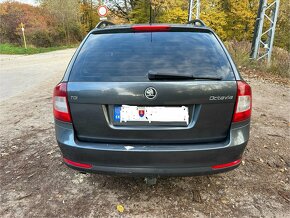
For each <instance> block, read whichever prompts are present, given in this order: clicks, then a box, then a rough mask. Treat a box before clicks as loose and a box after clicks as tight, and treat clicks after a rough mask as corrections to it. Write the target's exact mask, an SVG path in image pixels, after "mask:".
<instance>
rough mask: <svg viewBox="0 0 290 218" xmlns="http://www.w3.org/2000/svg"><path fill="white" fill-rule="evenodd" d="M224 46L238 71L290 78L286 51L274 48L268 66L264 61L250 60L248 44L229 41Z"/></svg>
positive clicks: (288, 58)
mask: <svg viewBox="0 0 290 218" xmlns="http://www.w3.org/2000/svg"><path fill="white" fill-rule="evenodd" d="M225 44H226V47H227V49H228V50H229V52H230V53H231V55H232V57H233V59H234V61H235V62H236V64H237V66H238V67H239V69H247V70H248V71H251V70H253V71H259V72H264V73H268V74H272V75H275V76H280V77H284V78H290V73H289V69H290V54H289V52H288V51H286V50H284V49H282V48H278V47H274V49H273V53H272V60H271V65H268V64H267V63H266V61H265V60H259V61H256V60H250V58H249V57H250V51H251V43H250V42H247V41H242V42H238V41H229V42H226V43H225ZM265 76H267V75H265Z"/></svg>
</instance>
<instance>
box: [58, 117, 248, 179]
mask: <svg viewBox="0 0 290 218" xmlns="http://www.w3.org/2000/svg"><path fill="white" fill-rule="evenodd" d="M55 128H56V138H57V142H58V145H59V147H60V149H61V151H62V154H63V157H64V158H66V159H69V160H72V161H74V162H78V163H85V164H90V165H92V168H90V169H83V168H79V167H75V166H72V165H70V164H68V166H69V167H71V168H73V169H76V170H79V171H83V172H93V173H102V174H123V175H132V176H191V175H205V174H214V173H221V172H225V171H229V170H232V169H234V168H236V167H238V164H237V165H235V166H232V167H227V168H223V169H213V168H212V166H214V165H219V164H225V163H229V162H233V161H236V160H239V159H241V158H242V154H243V152H244V149H245V147H246V144H247V142H248V139H249V128H250V125H249V122H247V123H244V125H242V126H241V125H239V127H235V126H232V128H231V130H230V136H229V138H228V140H226V141H224V142H220V143H210V144H192V145H188V144H186V145H184V144H181V145H139V144H138V145H134V144H130V145H128V144H107V143H89V142H80V141H78V140H77V139H76V137H75V135H74V130H73V127H72V125H71V124H66V123H61V122H59V121H56V125H55Z"/></svg>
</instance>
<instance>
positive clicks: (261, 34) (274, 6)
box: [250, 0, 280, 65]
mask: <svg viewBox="0 0 290 218" xmlns="http://www.w3.org/2000/svg"><path fill="white" fill-rule="evenodd" d="M279 5H280V0H272V1H271V2H270V3H269V4H268V1H267V0H260V5H259V10H258V15H257V19H256V25H255V31H254V37H253V41H252V49H251V55H250V58H251V59H256V60H261V59H267V62H268V65H270V64H271V55H272V51H273V44H274V36H275V30H276V24H277V19H278V12H279Z"/></svg>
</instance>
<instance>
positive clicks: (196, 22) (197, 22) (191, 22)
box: [187, 19, 206, 27]
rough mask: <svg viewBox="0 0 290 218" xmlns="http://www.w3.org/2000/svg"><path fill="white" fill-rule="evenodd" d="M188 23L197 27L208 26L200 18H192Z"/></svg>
mask: <svg viewBox="0 0 290 218" xmlns="http://www.w3.org/2000/svg"><path fill="white" fill-rule="evenodd" d="M187 24H193V25H194V26H197V27H206V25H205V23H204V22H203V21H202V20H200V19H194V20H191V21H189V22H188V23H187Z"/></svg>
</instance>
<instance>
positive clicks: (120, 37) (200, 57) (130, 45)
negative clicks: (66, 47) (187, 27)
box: [69, 32, 234, 82]
mask: <svg viewBox="0 0 290 218" xmlns="http://www.w3.org/2000/svg"><path fill="white" fill-rule="evenodd" d="M149 71H154V72H173V73H188V74H193V75H197V76H218V77H222V79H223V80H234V74H233V72H232V68H231V66H230V63H229V60H228V59H227V56H226V54H225V52H224V50H223V49H222V47H221V45H220V44H219V42H218V40H217V39H216V38H215V36H214V35H213V34H211V33H200V32H154V33H151V32H146V33H112V34H91V35H90V36H89V37H88V38H87V40H86V42H85V43H84V45H83V47H82V48H81V50H80V52H79V54H78V56H77V58H76V60H75V63H74V65H73V68H72V70H71V74H70V78H69V81H72V82H81V81H85V82H96V81H98V82H100V81H103V82H131V81H132V82H142V81H149V80H148V78H147V74H148V72H149Z"/></svg>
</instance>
